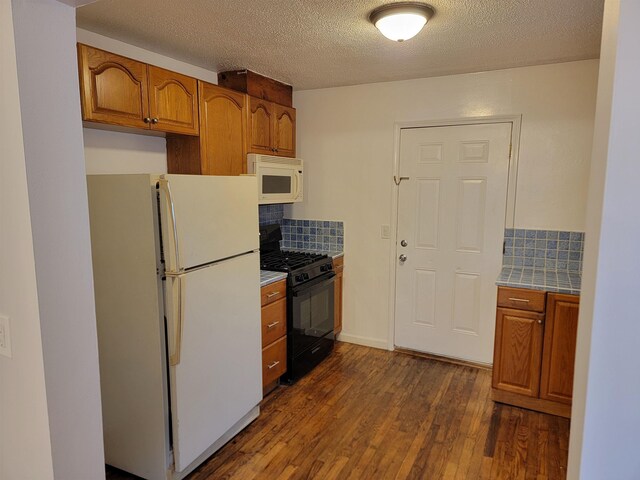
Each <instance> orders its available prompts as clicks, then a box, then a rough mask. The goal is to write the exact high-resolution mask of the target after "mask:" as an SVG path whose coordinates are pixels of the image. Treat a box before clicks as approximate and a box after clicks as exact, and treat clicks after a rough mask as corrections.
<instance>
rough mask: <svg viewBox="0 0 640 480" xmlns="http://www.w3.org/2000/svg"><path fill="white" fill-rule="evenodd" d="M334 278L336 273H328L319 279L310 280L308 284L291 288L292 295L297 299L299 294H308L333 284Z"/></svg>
mask: <svg viewBox="0 0 640 480" xmlns="http://www.w3.org/2000/svg"><path fill="white" fill-rule="evenodd" d="M335 276H336V272H329V273H327V274H326V275H323V276H322V277H321V278H319V279H314V280H311V281H310V282H308V283H303V284H302V285H297V286H295V287H293V289H292V293H293V296H294V297H297V296H298V294H300V293H305V294H306V293H309V291H312V290H317V289H318V288H321V287H324V286H325V285H328V284H329V283H333V281H334V278H333V277H335Z"/></svg>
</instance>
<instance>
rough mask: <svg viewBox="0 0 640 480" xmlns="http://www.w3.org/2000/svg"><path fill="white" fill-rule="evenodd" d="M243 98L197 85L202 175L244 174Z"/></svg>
mask: <svg viewBox="0 0 640 480" xmlns="http://www.w3.org/2000/svg"><path fill="white" fill-rule="evenodd" d="M246 108H247V106H246V96H245V95H244V94H242V93H238V92H234V91H233V90H228V89H226V88H221V87H218V86H216V85H211V84H209V83H205V82H200V148H201V156H202V158H201V161H202V173H203V174H204V175H240V174H242V173H246V172H247V149H246V137H247V133H246V122H245V116H246Z"/></svg>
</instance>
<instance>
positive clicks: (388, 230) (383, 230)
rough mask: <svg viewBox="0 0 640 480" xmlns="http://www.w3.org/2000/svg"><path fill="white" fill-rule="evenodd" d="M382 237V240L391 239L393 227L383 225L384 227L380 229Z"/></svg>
mask: <svg viewBox="0 0 640 480" xmlns="http://www.w3.org/2000/svg"><path fill="white" fill-rule="evenodd" d="M380 236H381V237H382V238H389V237H391V227H390V226H389V225H382V227H380Z"/></svg>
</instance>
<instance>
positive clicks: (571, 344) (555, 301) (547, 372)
mask: <svg viewBox="0 0 640 480" xmlns="http://www.w3.org/2000/svg"><path fill="white" fill-rule="evenodd" d="M579 304H580V297H579V296H576V295H563V294H558V293H549V294H548V295H547V317H546V322H545V323H546V324H545V330H544V350H543V354H542V379H541V383H540V398H544V399H546V400H553V401H555V402H561V403H566V404H569V405H570V404H571V397H572V395H573V369H574V361H575V354H576V337H577V334H578V312H579Z"/></svg>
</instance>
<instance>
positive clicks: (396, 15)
mask: <svg viewBox="0 0 640 480" xmlns="http://www.w3.org/2000/svg"><path fill="white" fill-rule="evenodd" d="M434 13H435V11H434V10H433V7H431V6H430V5H427V4H426V3H415V2H396V3H389V4H387V5H383V6H381V7H378V8H376V9H375V10H374V11H373V12H371V14H370V15H369V21H370V22H371V23H373V24H374V25H375V26H376V28H377V29H378V30H380V33H382V34H383V35H384V36H385V37H387V38H388V39H389V40H393V41H396V42H404V41H405V40H409V39H410V38H412V37H415V36H416V35H417V34H418V33H420V30H422V27H424V26H425V25H426V23H427V21H428V20H429V19H430V18H431V17H433V14H434Z"/></svg>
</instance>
